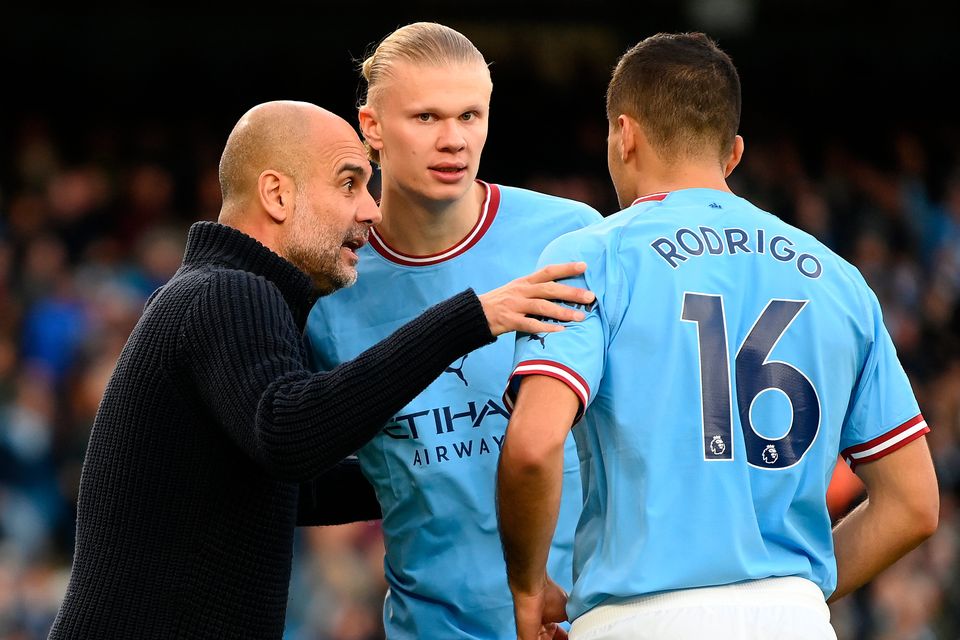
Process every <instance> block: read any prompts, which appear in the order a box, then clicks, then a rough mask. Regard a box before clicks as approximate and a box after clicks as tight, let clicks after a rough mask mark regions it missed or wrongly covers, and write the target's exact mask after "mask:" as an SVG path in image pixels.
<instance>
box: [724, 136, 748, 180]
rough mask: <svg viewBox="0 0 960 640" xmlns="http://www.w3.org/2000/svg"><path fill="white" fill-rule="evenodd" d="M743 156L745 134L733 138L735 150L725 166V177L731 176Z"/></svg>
mask: <svg viewBox="0 0 960 640" xmlns="http://www.w3.org/2000/svg"><path fill="white" fill-rule="evenodd" d="M742 157H743V136H739V135H738V136H737V137H736V138H734V139H733V151H731V152H730V157H729V158H728V159H727V164H726V165H725V166H724V167H723V177H724V178H729V177H730V174H731V173H733V170H734V169H736V168H737V165H738V164H740V158H742Z"/></svg>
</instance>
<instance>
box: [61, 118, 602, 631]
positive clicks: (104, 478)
mask: <svg viewBox="0 0 960 640" xmlns="http://www.w3.org/2000/svg"><path fill="white" fill-rule="evenodd" d="M369 178H370V165H369V163H368V161H367V159H366V152H365V150H364V148H363V145H362V144H361V143H360V140H359V139H358V137H357V135H356V133H355V132H354V130H353V128H352V127H350V125H349V124H347V123H346V122H345V121H344V120H342V119H341V118H339V117H337V116H335V115H334V114H332V113H330V112H328V111H325V110H323V109H321V108H320V107H317V106H315V105H311V104H306V103H298V102H271V103H266V104H263V105H259V106H257V107H255V108H253V109H251V110H250V111H249V112H247V113H246V114H245V115H244V116H243V117H242V118H241V119H240V121H239V122H238V123H237V125H236V127H235V128H234V129H233V131H232V132H231V134H230V137H229V138H228V140H227V143H226V146H225V148H224V151H223V156H222V158H221V161H220V181H221V187H222V191H223V207H222V209H221V211H220V217H219V221H218V223H212V222H198V223H196V224H194V225H193V226H192V227H191V229H190V232H189V235H188V237H187V246H186V251H185V255H184V258H183V264H182V266H181V267H180V269H179V270H178V271H177V273H176V274H175V275H174V276H173V278H171V280H170V281H169V282H168V283H167V284H166V285H165V286H163V287H161V288H160V289H158V290H157V291H156V292H155V293H154V294H153V295H152V296H151V297H150V300H149V301H148V302H147V304H146V306H145V308H144V311H143V315H142V317H141V318H140V321H139V322H138V323H137V326H136V327H135V328H134V330H133V332H132V333H131V335H130V337H129V339H128V341H127V344H126V346H125V347H124V350H123V353H122V354H121V356H120V359H119V361H118V362H117V367H116V369H115V371H114V373H113V376H112V378H111V380H110V383H109V384H108V386H107V389H106V392H105V394H104V397H103V400H102V402H101V405H100V409H99V411H98V412H97V417H96V420H95V422H94V427H93V431H92V433H91V436H90V442H89V445H88V449H87V456H86V460H85V461H84V466H83V475H82V478H81V483H80V497H79V502H78V507H77V544H76V552H75V556H74V563H73V570H72V573H71V576H70V584H69V587H68V589H67V594H66V597H65V599H64V601H63V604H62V605H61V608H60V612H59V615H58V616H57V619H56V622H55V623H54V626H53V629H52V631H51V633H50V637H51V638H56V639H60V638H85V639H89V638H97V639H101V640H102V639H109V638H137V639H149V638H251V639H253V638H255V639H257V640H270V639H279V638H281V637H282V635H283V621H284V613H285V607H286V602H287V587H288V582H289V577H290V564H291V553H292V544H293V533H294V527H295V526H297V525H315V524H333V523H339V522H346V521H351V520H357V519H370V518H376V517H379V507H378V506H377V503H376V500H375V498H374V496H373V495H372V493H371V492H370V489H369V485H367V484H366V483H361V482H355V480H358V479H359V476H358V475H356V468H355V467H351V466H350V465H349V464H347V463H341V464H338V461H340V460H341V459H342V458H344V457H345V456H347V455H349V454H351V453H352V452H354V451H356V450H357V449H358V448H359V447H360V446H361V445H363V444H364V443H366V441H367V440H369V439H370V438H371V437H372V436H373V435H374V434H375V433H376V432H377V431H378V430H379V429H380V428H381V426H382V425H383V423H384V422H385V421H386V419H387V418H389V417H390V416H391V415H393V414H394V413H395V412H396V411H397V410H399V409H400V408H401V407H403V406H404V405H405V404H406V403H407V402H409V401H410V400H411V399H412V398H413V397H414V396H416V395H417V394H418V393H419V392H420V391H422V390H423V388H424V387H426V386H427V385H428V384H429V383H430V382H431V381H432V380H433V379H434V378H435V377H437V376H438V375H439V374H440V373H442V372H443V370H444V368H445V367H446V366H447V365H449V364H450V363H451V362H452V361H454V360H456V359H458V358H460V357H462V356H463V355H464V354H466V353H468V352H469V351H471V350H472V349H475V348H477V347H480V346H482V345H484V344H487V343H489V342H491V341H492V340H493V339H494V337H495V336H496V335H498V334H500V333H504V332H507V331H513V330H518V329H519V330H524V331H530V332H543V331H555V330H557V325H556V324H547V323H545V322H541V321H539V320H535V319H534V318H531V317H528V316H527V314H533V315H537V316H548V317H552V318H556V319H559V320H571V319H575V318H577V317H581V315H580V314H578V313H576V312H574V311H573V310H571V309H569V308H567V307H563V306H560V305H556V304H553V303H551V302H548V301H547V300H549V299H563V300H567V301H571V302H579V303H589V302H590V301H591V300H592V294H589V293H587V292H584V291H581V290H578V289H573V288H570V287H566V286H563V285H559V284H556V283H554V282H552V281H551V280H553V279H560V278H564V277H567V276H569V275H572V274H574V273H578V272H580V271H582V269H583V266H582V264H570V265H563V266H556V267H550V268H548V269H545V270H542V271H540V272H537V273H536V274H533V275H532V276H528V277H526V278H521V279H519V280H515V281H514V282H512V283H510V284H508V285H506V286H504V287H501V288H500V289H496V290H494V291H491V292H490V293H487V294H484V295H482V296H479V297H478V296H477V295H476V294H474V293H473V292H472V291H470V290H467V291H464V292H462V293H461V294H459V295H457V296H454V297H453V298H450V299H449V300H447V301H445V302H443V303H441V304H439V305H436V306H435V307H432V308H430V309H428V310H427V311H426V312H425V313H424V314H423V316H421V317H420V318H418V319H417V320H414V321H413V322H411V323H410V324H409V325H407V326H405V327H403V328H401V329H400V330H398V331H397V333H395V334H393V335H392V336H390V337H389V338H387V339H386V340H384V341H383V342H381V343H379V344H377V345H376V346H374V347H372V348H371V349H370V350H368V351H366V352H365V353H363V354H361V355H360V356H359V357H358V358H357V359H356V360H353V361H351V362H347V363H344V364H343V365H341V366H339V367H337V368H336V369H333V370H331V371H328V372H322V373H311V372H310V371H309V370H308V363H307V359H306V354H305V350H304V347H303V344H302V339H301V336H302V331H303V327H304V322H305V320H306V317H307V312H308V311H309V309H310V307H311V305H312V304H313V302H314V300H315V299H316V296H317V294H318V293H319V294H323V293H329V292H331V291H334V290H335V289H337V288H340V287H344V286H347V285H349V284H351V283H352V282H353V281H354V280H355V279H356V270H355V266H356V263H357V255H356V250H357V249H358V248H359V247H360V246H362V245H363V243H364V242H365V241H366V238H367V233H368V231H369V229H370V226H371V225H373V224H376V223H377V222H378V221H379V220H380V213H379V211H378V210H377V207H376V205H375V203H374V202H373V200H372V198H371V197H370V194H369V193H368V191H367V188H366V186H367V181H368V180H369Z"/></svg>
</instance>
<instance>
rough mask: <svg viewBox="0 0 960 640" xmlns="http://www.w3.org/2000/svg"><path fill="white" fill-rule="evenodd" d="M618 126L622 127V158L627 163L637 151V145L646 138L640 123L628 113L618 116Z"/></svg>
mask: <svg viewBox="0 0 960 640" xmlns="http://www.w3.org/2000/svg"><path fill="white" fill-rule="evenodd" d="M617 126H619V127H620V160H621V161H622V162H623V163H624V164H627V162H628V160H629V159H630V157H631V156H633V154H634V153H636V151H637V145H638V144H639V143H640V142H641V141H642V140H644V139H645V138H644V135H643V130H642V129H641V128H640V123H639V122H637V121H636V120H634V119H633V118H631V117H630V116H628V115H625V114H622V113H621V114H620V115H619V116H617Z"/></svg>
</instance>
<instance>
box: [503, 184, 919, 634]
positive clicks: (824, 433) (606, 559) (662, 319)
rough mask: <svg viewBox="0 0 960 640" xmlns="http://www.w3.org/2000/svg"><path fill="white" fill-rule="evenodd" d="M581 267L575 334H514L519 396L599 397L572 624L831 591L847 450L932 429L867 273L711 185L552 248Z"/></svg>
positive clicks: (586, 443)
mask: <svg viewBox="0 0 960 640" xmlns="http://www.w3.org/2000/svg"><path fill="white" fill-rule="evenodd" d="M567 260H583V261H585V262H586V263H587V265H588V267H587V271H586V273H585V274H584V275H583V276H582V277H580V278H576V279H572V280H571V283H572V284H575V285H579V286H585V287H587V288H589V289H590V290H592V291H593V292H594V293H595V294H596V296H597V301H596V303H594V304H593V305H591V307H590V309H589V310H588V314H587V319H586V320H585V321H583V322H580V323H569V324H568V325H567V326H566V330H565V331H562V332H560V333H551V334H546V335H542V336H540V339H539V340H536V341H531V340H530V339H529V336H525V335H518V336H517V344H516V361H515V371H514V375H513V376H512V378H511V381H510V384H509V385H508V389H507V393H506V394H505V397H504V400H505V403H506V404H507V405H508V408H509V407H511V406H512V397H514V396H513V395H512V394H515V392H516V388H517V386H518V384H519V380H520V378H521V377H522V376H524V375H531V374H541V375H548V376H552V377H555V378H558V379H560V380H563V381H564V382H566V383H567V384H568V385H569V386H570V388H571V389H572V390H573V391H574V392H575V393H576V394H577V395H578V396H579V397H580V400H581V403H582V406H583V407H587V410H586V415H585V417H584V418H583V420H582V421H581V422H580V423H579V424H578V425H577V426H576V427H574V429H573V433H574V435H575V436H576V440H577V445H578V448H579V453H580V459H581V477H582V481H583V492H584V509H583V513H582V515H581V518H580V521H579V523H578V525H577V533H576V541H575V551H574V587H573V591H572V593H571V597H570V601H569V603H568V614H569V615H570V618H571V620H572V619H574V618H576V617H578V616H580V615H582V614H583V613H585V612H586V611H588V610H590V609H591V608H593V607H595V606H597V605H598V604H600V603H603V602H605V601H608V600H609V601H611V602H616V601H617V599H621V598H630V597H635V596H639V595H645V594H650V593H655V592H662V591H667V590H673V589H683V588H691V587H700V586H707V585H721V584H729V583H733V582H739V581H743V580H748V579H755V578H765V577H772V576H801V577H804V578H807V579H809V580H812V581H813V582H815V583H816V584H817V585H819V586H820V588H821V589H822V590H823V593H824V595H825V596H827V595H829V594H830V593H832V591H833V590H834V588H835V587H836V561H835V558H834V554H833V542H832V537H831V528H830V517H829V515H828V512H827V506H826V499H825V494H826V490H827V485H828V483H829V480H830V477H831V473H832V470H833V467H834V464H835V462H836V460H837V454H838V452H840V451H843V453H844V456H845V457H846V458H847V460H848V461H849V462H851V463H854V464H855V463H857V462H863V461H867V460H872V459H875V458H878V457H880V456H883V455H885V454H887V453H890V452H891V451H893V450H895V449H896V448H898V447H900V446H903V445H904V444H906V443H907V442H910V441H911V440H913V439H915V438H917V437H920V436H921V435H923V434H924V433H926V432H927V431H929V429H928V428H927V426H926V423H925V422H924V421H923V418H922V416H921V415H920V412H919V409H918V406H917V401H916V399H915V398H914V395H913V392H912V390H911V388H910V384H909V382H908V380H907V377H906V375H905V374H904V371H903V368H902V367H901V365H900V363H899V361H898V360H897V357H896V352H895V349H894V346H893V343H892V342H891V340H890V337H889V335H888V334H887V331H886V329H885V328H884V325H883V320H882V317H881V312H880V308H879V305H878V303H877V299H876V297H875V296H874V295H873V293H872V292H871V291H870V289H869V288H868V287H867V285H866V283H865V282H864V280H863V278H862V277H861V276H860V273H859V272H858V271H857V270H856V269H855V268H854V267H852V266H851V265H850V264H848V263H846V262H845V261H844V260H842V259H841V258H839V257H838V256H837V255H835V254H834V253H832V252H831V251H830V250H828V249H827V248H826V247H824V246H823V245H822V244H821V243H820V242H818V241H817V240H816V239H815V238H813V237H811V236H810V235H808V234H806V233H804V232H802V231H800V230H798V229H796V228H794V227H791V226H789V225H787V224H785V223H784V222H782V221H781V220H779V219H778V218H777V217H775V216H773V215H770V214H769V213H766V212H764V211H761V210H759V209H757V208H756V207H754V206H753V205H751V204H750V203H749V202H747V201H746V200H743V199H742V198H739V197H737V196H735V195H733V194H730V193H726V192H722V191H715V190H712V189H686V190H681V191H676V192H672V193H670V194H655V195H652V196H648V197H646V198H640V199H638V201H637V202H635V203H634V204H633V205H632V206H631V207H629V208H627V209H626V210H624V211H622V212H620V213H618V214H615V215H613V216H611V217H610V218H607V219H606V220H604V221H603V222H601V223H599V224H597V225H593V226H591V227H589V228H587V229H583V230H580V231H575V232H573V233H570V234H567V235H565V236H563V237H562V238H559V239H557V240H555V241H554V242H553V243H551V244H550V246H549V247H547V249H546V250H545V251H544V253H543V255H542V256H541V258H540V262H541V264H546V263H551V262H558V261H567ZM610 599H612V600H610Z"/></svg>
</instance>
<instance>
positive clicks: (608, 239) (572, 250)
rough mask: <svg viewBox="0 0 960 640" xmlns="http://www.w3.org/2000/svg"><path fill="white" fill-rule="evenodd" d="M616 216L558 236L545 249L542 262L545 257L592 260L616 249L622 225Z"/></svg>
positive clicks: (554, 259) (556, 259) (558, 259)
mask: <svg viewBox="0 0 960 640" xmlns="http://www.w3.org/2000/svg"><path fill="white" fill-rule="evenodd" d="M615 218H616V216H612V217H610V218H602V219H600V220H599V221H597V222H595V223H593V224H591V225H587V226H584V227H581V228H579V229H574V230H572V231H567V232H566V233H563V234H561V235H559V236H557V237H556V238H554V239H553V240H552V241H551V242H550V243H549V244H548V245H547V247H546V248H545V249H544V250H543V254H542V255H541V262H543V258H544V257H549V258H551V259H552V260H553V261H560V260H564V261H566V260H584V261H586V262H591V261H593V260H596V259H598V258H599V257H600V256H602V255H603V254H605V253H607V252H608V251H611V250H612V251H616V246H615V245H616V244H617V243H618V242H619V241H620V233H619V228H620V227H621V226H622V221H618V220H616V219H615Z"/></svg>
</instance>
